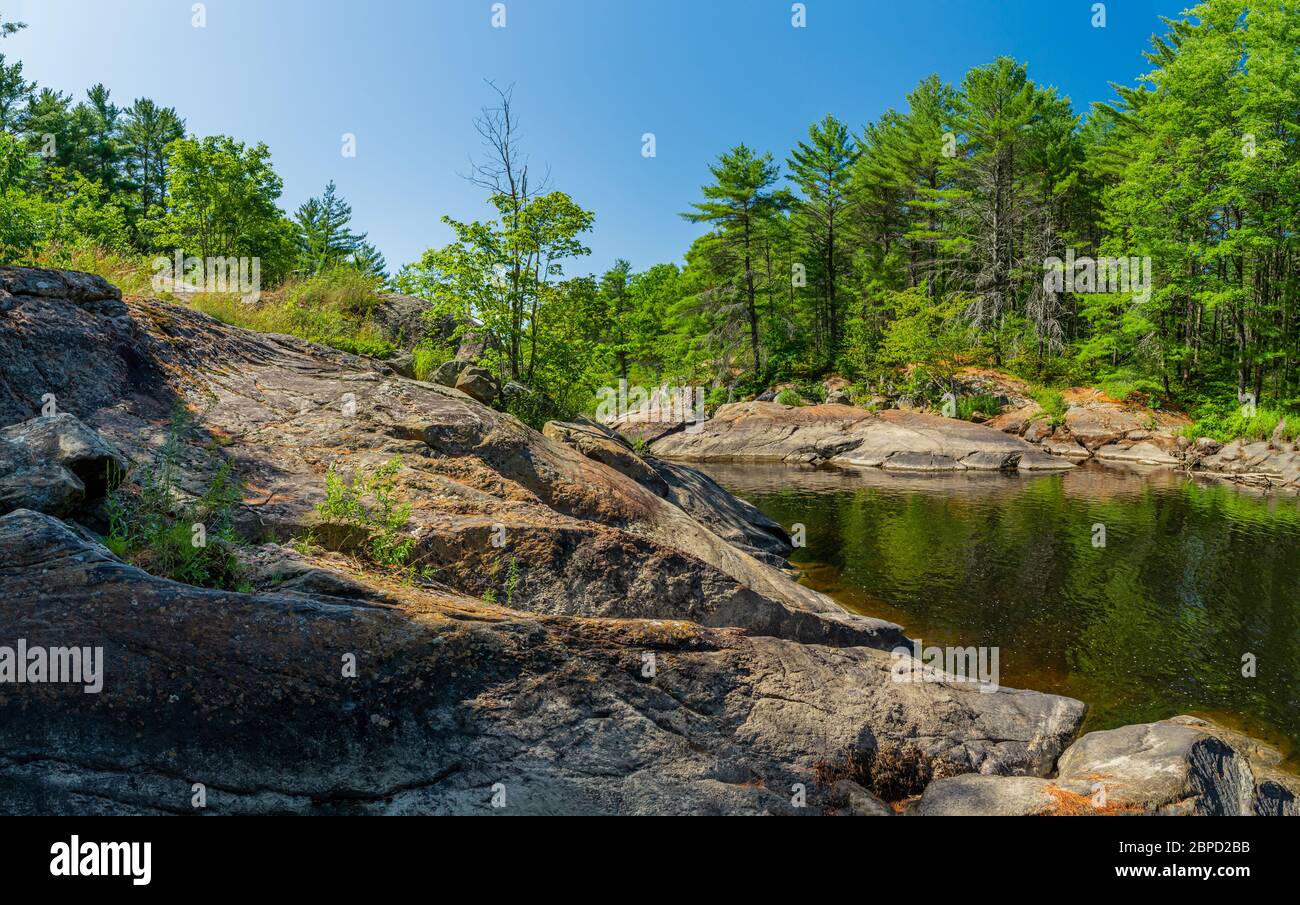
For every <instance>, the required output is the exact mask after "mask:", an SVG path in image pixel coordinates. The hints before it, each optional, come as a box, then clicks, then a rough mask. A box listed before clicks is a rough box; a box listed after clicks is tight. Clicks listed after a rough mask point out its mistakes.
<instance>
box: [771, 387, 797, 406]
mask: <svg viewBox="0 0 1300 905" xmlns="http://www.w3.org/2000/svg"><path fill="white" fill-rule="evenodd" d="M775 401H776V402H778V403H780V404H781V405H794V406H800V405H803V397H802V396H800V395H799V391H798V390H796V389H795V388H794V387H786V388H785V389H784V390H782V391H781V392H779V393H777V394H776V400H775Z"/></svg>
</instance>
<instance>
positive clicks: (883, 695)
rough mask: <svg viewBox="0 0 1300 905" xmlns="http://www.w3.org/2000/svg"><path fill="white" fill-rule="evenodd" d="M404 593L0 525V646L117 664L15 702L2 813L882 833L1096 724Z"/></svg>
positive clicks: (691, 638)
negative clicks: (580, 819)
mask: <svg viewBox="0 0 1300 905" xmlns="http://www.w3.org/2000/svg"><path fill="white" fill-rule="evenodd" d="M393 596H394V597H395V598H396V600H395V602H394V603H392V604H388V605H380V604H376V603H374V602H371V601H363V600H357V599H348V598H343V597H334V596H325V595H321V594H319V593H313V592H308V591H305V590H294V591H288V590H280V591H268V592H264V593H259V594H237V593H231V592H225V591H212V590H203V589H198V588H193V587H190V586H187V585H181V584H177V583H175V582H170V581H165V580H162V579H158V578H154V577H151V576H149V575H146V574H145V573H143V572H141V571H140V570H139V569H137V568H135V567H134V566H131V565H128V564H125V563H123V562H121V561H120V560H117V559H116V558H114V557H113V556H112V555H111V554H109V553H108V551H107V550H105V549H104V548H102V547H99V546H98V545H96V544H93V543H91V542H89V541H87V540H85V539H83V538H81V537H79V536H78V535H76V534H74V533H73V532H72V531H70V530H69V529H67V528H66V527H65V526H63V525H62V524H61V523H59V522H58V521H56V520H54V519H52V518H50V517H48V516H43V515H39V514H36V513H32V512H28V511H18V512H14V513H11V514H9V515H7V516H5V517H3V518H0V637H4V638H24V639H26V642H27V644H28V645H30V646H32V647H36V646H52V645H60V646H61V645H67V644H73V643H75V644H79V645H82V644H84V645H93V646H98V647H101V648H102V652H103V659H102V664H103V665H102V670H103V671H102V678H103V683H102V688H101V689H100V690H99V691H98V693H92V694H87V693H86V691H85V689H84V687H83V684H72V683H65V684H55V683H45V684H26V685H21V686H19V685H13V684H6V685H3V686H0V733H2V734H3V737H4V739H5V751H4V756H3V757H0V787H3V789H4V790H5V794H4V796H3V798H0V811H3V812H5V813H10V814H15V813H16V814H31V813H55V814H62V813H78V814H136V813H146V814H164V813H176V814H182V813H192V812H193V811H194V808H193V807H192V805H191V801H192V798H193V795H194V792H193V784H194V783H202V784H203V786H204V787H205V790H206V798H207V801H206V811H207V812H209V813H215V814H265V813H286V814H338V813H351V814H379V813H383V814H424V813H483V814H487V813H492V812H493V811H494V808H493V800H494V798H495V799H496V801H497V803H498V804H502V805H504V811H505V812H506V813H519V814H529V813H537V814H553V813H622V814H637V813H691V814H718V813H726V814H747V813H749V814H767V813H777V814H801V813H802V814H812V813H840V812H843V811H844V810H845V809H846V808H848V809H851V810H855V811H856V812H858V813H871V812H879V810H880V808H879V802H877V801H876V800H875V798H874V797H873V796H882V797H883V796H889V797H894V796H902V795H910V794H915V793H916V792H919V791H920V790H921V788H922V787H923V786H924V784H925V783H926V782H928V781H929V780H930V778H931V777H933V776H943V775H950V774H955V773H961V772H969V771H977V772H983V773H1011V774H1021V773H1024V774H1039V775H1041V774H1043V773H1045V772H1046V771H1047V770H1048V769H1050V766H1051V764H1052V762H1053V761H1054V760H1055V758H1056V757H1057V756H1058V755H1059V753H1060V751H1061V750H1062V749H1063V748H1064V746H1065V745H1066V744H1068V742H1069V739H1070V738H1071V737H1072V736H1073V734H1074V732H1075V731H1077V728H1078V725H1079V723H1080V721H1081V719H1082V716H1083V706H1082V705H1081V704H1079V703H1078V702H1077V701H1071V700H1069V699H1066V698H1059V697H1054V696H1051V695H1043V694H1037V693H1034V692H1017V691H1011V690H1005V689H1004V690H1001V691H998V692H997V693H993V694H986V693H981V692H980V691H978V690H977V689H976V688H975V687H973V686H968V685H962V684H954V685H947V684H940V683H915V684H898V683H895V682H893V681H892V680H891V669H890V666H891V662H890V656H889V654H887V653H885V652H883V651H877V650H873V649H870V648H863V647H856V648H835V647H827V646H824V645H803V644H798V643H795V642H791V641H786V640H782V639H778V638H772V637H759V636H744V635H741V634H739V633H737V632H734V631H720V630H716V629H707V628H702V627H700V626H696V625H692V624H690V623H687V622H682V621H677V620H668V621H637V620H591V619H581V618H569V617H539V616H536V615H531V614H527V613H522V612H518V611H515V610H509V609H506V608H503V607H499V606H492V605H488V604H484V603H482V602H480V601H477V600H473V599H470V598H467V597H464V596H461V595H458V594H456V593H454V592H452V591H450V590H448V589H445V588H443V589H437V590H422V589H415V588H409V587H407V588H396V589H394V593H393ZM352 663H354V664H355V672H353V671H351V670H350V669H349V664H352ZM900 765H903V766H904V767H905V769H900ZM846 783H853V784H856V785H857V787H858V788H857V790H854V789H853V787H852V786H851V785H846ZM796 784H800V785H802V786H804V788H805V793H806V803H807V806H806V807H803V808H799V807H796V806H795V804H794V802H795V800H796V795H795V786H796ZM846 789H848V793H846V791H845V790H846ZM849 793H851V794H849Z"/></svg>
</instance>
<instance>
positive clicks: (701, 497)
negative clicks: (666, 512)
mask: <svg viewBox="0 0 1300 905" xmlns="http://www.w3.org/2000/svg"><path fill="white" fill-rule="evenodd" d="M542 432H543V433H544V434H545V435H546V436H548V437H550V438H551V439H553V440H558V441H560V442H563V443H567V444H568V445H569V446H572V447H573V448H574V449H576V450H578V451H579V452H581V453H582V454H583V455H585V456H587V457H588V458H590V459H595V460H596V461H597V462H603V463H604V464H606V465H608V466H610V467H611V468H613V469H615V470H616V471H619V472H621V473H622V474H625V475H627V476H628V477H630V478H632V480H634V481H636V482H637V483H638V484H640V485H641V486H642V487H645V488H646V489H648V490H650V491H651V492H653V493H654V494H656V495H657V496H661V497H664V498H665V499H667V500H670V501H671V502H673V503H675V504H676V505H677V506H679V507H681V508H682V509H683V510H684V511H685V512H688V513H690V514H691V515H692V516H694V517H695V519H696V520H698V521H700V522H702V523H703V524H705V525H707V526H708V527H709V528H710V529H712V530H713V531H714V532H715V533H716V534H718V535H719V536H720V537H722V538H725V539H726V540H728V541H730V542H731V543H732V544H734V545H735V546H737V547H739V548H740V549H742V550H744V551H745V552H746V553H749V554H750V555H752V556H756V557H758V558H759V559H762V560H763V561H765V562H769V563H771V564H774V565H778V564H780V563H781V561H782V560H783V558H784V557H785V556H787V555H789V554H790V552H791V551H792V550H793V549H794V547H793V545H792V544H791V542H790V535H789V533H788V532H787V531H786V530H785V528H783V527H782V526H781V525H779V524H778V523H777V522H775V521H773V520H772V519H770V518H768V517H767V516H766V515H764V514H763V513H761V512H759V511H758V509H756V508H754V507H753V506H751V505H750V504H749V503H746V502H745V501H744V500H740V499H737V498H736V497H734V496H732V495H731V494H730V493H728V492H727V491H726V490H723V489H722V487H720V486H719V485H718V483H717V482H716V481H714V480H713V479H712V478H710V477H709V476H708V475H706V474H703V473H702V472H700V471H697V470H696V469H694V468H689V467H687V466H685V465H682V464H680V463H676V462H668V461H665V460H663V459H658V458H656V457H654V456H646V457H644V458H643V457H642V456H639V455H637V453H636V452H635V451H634V450H633V449H632V446H631V445H630V444H629V443H628V442H627V441H626V440H625V439H624V438H623V437H621V436H620V435H618V434H616V433H614V432H613V431H611V430H610V429H609V428H607V427H605V426H604V425H602V424H599V423H597V422H595V421H592V420H590V419H587V418H581V417H580V418H579V419H578V420H577V421H576V422H573V423H566V422H560V421H550V422H547V424H546V425H545V427H544V428H543V429H542Z"/></svg>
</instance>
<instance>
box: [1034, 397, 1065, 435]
mask: <svg viewBox="0 0 1300 905" xmlns="http://www.w3.org/2000/svg"><path fill="white" fill-rule="evenodd" d="M1033 397H1034V401H1035V402H1037V403H1038V404H1039V406H1041V407H1042V409H1043V414H1044V415H1045V416H1046V418H1047V420H1048V423H1050V424H1051V425H1052V427H1058V426H1060V425H1061V424H1064V423H1065V410H1066V408H1067V406H1066V404H1065V396H1064V395H1063V394H1062V393H1061V391H1060V390H1057V389H1053V388H1051V387H1041V388H1039V389H1036V390H1034V391H1033Z"/></svg>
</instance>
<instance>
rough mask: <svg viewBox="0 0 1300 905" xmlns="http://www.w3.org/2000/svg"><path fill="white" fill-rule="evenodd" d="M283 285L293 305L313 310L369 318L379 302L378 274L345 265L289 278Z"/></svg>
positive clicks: (286, 295) (361, 318) (380, 297)
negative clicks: (327, 310) (324, 310)
mask: <svg viewBox="0 0 1300 905" xmlns="http://www.w3.org/2000/svg"><path fill="white" fill-rule="evenodd" d="M282 288H283V291H284V295H285V298H286V299H287V300H288V302H289V303H290V304H292V305H296V306H298V307H301V308H308V309H312V310H322V309H329V310H332V311H338V312H340V313H342V314H345V315H350V316H351V317H354V318H357V319H360V320H365V319H366V318H368V317H370V315H371V313H372V312H373V311H374V310H375V307H376V306H377V305H378V304H379V303H380V301H382V296H381V295H380V289H381V288H382V284H381V281H380V279H379V277H377V276H374V275H372V274H368V273H363V272H362V271H360V270H358V269H357V268H356V267H352V266H350V265H347V264H340V265H336V266H333V267H327V268H325V269H323V270H321V271H319V272H318V273H314V274H311V275H310V276H307V277H298V278H295V279H292V280H290V281H289V282H287V283H286V284H285V285H284V286H283V287H282Z"/></svg>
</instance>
